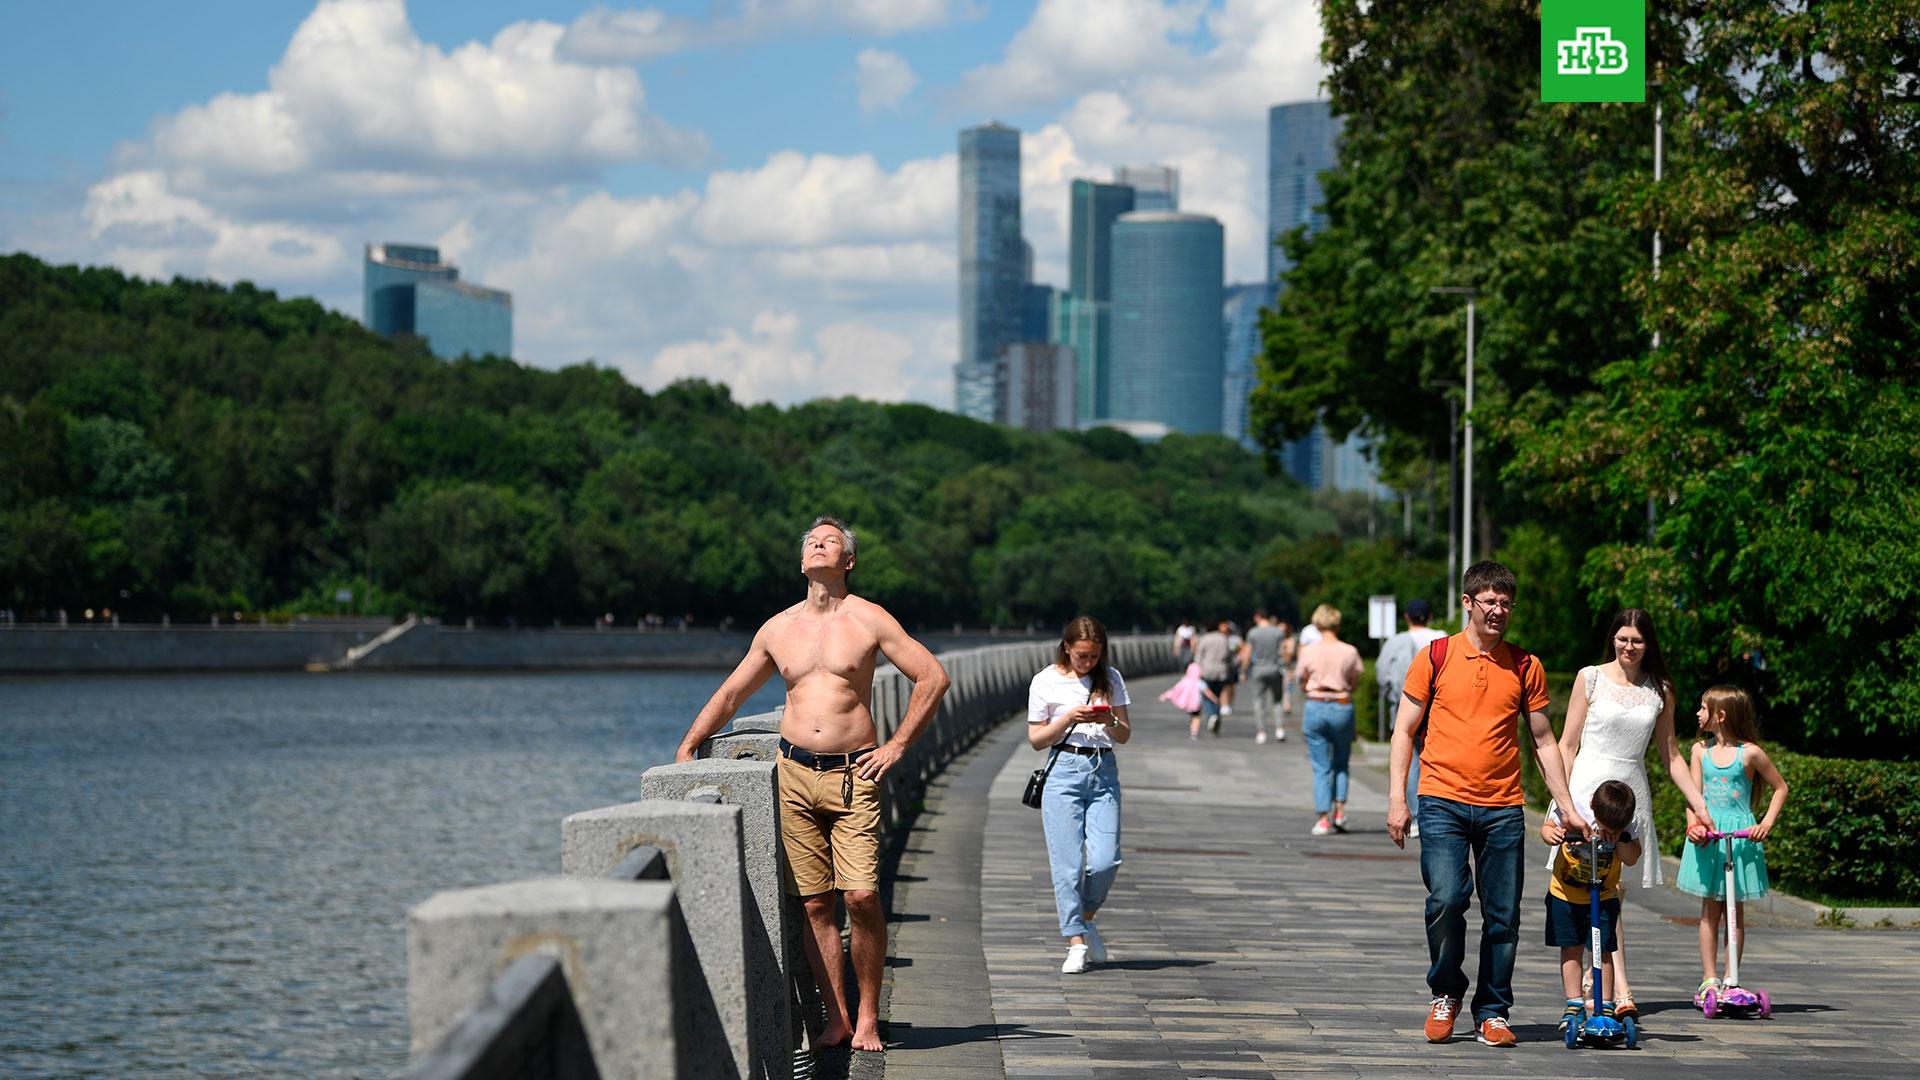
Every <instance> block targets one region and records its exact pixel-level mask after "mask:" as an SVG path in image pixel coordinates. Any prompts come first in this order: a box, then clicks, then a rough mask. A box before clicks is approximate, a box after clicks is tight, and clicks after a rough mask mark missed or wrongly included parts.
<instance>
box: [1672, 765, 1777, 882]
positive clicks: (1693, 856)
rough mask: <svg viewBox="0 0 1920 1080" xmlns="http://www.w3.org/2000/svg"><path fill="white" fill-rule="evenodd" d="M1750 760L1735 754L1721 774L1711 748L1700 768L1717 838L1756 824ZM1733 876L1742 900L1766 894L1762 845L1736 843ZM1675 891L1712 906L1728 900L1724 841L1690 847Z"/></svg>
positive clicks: (1683, 856)
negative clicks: (1695, 897) (1748, 763)
mask: <svg viewBox="0 0 1920 1080" xmlns="http://www.w3.org/2000/svg"><path fill="white" fill-rule="evenodd" d="M1733 748H1734V749H1735V750H1739V749H1740V744H1739V743H1734V744H1733ZM1746 760H1747V755H1746V754H1744V753H1737V754H1735V755H1734V756H1733V764H1732V765H1729V766H1727V767H1726V768H1724V769H1723V768H1721V767H1720V766H1718V765H1715V764H1714V763H1713V750H1712V748H1711V747H1709V748H1708V750H1707V754H1706V758H1705V760H1703V761H1702V762H1701V763H1700V788H1701V791H1700V794H1701V795H1703V796H1705V797H1706V801H1707V812H1708V813H1709V814H1712V815H1713V827H1714V829H1715V830H1717V831H1719V832H1737V831H1739V830H1741V829H1746V828H1751V827H1752V826H1753V825H1754V824H1755V822H1754V817H1753V782H1752V781H1751V780H1748V779H1747V765H1746ZM1733 876H1734V879H1735V882H1734V884H1735V887H1737V888H1738V889H1739V890H1740V895H1739V897H1738V899H1741V900H1751V899H1752V898H1754V897H1756V896H1765V895H1766V894H1767V855H1766V851H1765V849H1764V848H1763V847H1762V846H1761V845H1760V844H1759V843H1758V842H1756V841H1753V840H1747V839H1736V840H1735V841H1734V842H1733ZM1674 887H1675V888H1677V889H1679V890H1680V891H1681V892H1684V893H1692V894H1693V895H1694V896H1703V897H1706V898H1707V899H1709V900H1725V899H1726V898H1727V860H1726V841H1724V840H1715V841H1714V842H1713V843H1710V844H1704V845H1703V844H1696V843H1693V842H1692V841H1688V842H1687V844H1686V847H1685V849H1684V850H1682V851H1681V852H1680V876H1679V878H1678V879H1676V880H1675V881H1674Z"/></svg>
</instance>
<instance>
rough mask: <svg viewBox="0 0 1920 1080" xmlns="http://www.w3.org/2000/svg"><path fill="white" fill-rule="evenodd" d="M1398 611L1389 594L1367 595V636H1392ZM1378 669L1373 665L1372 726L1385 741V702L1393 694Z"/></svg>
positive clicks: (1385, 638) (1397, 618)
mask: <svg viewBox="0 0 1920 1080" xmlns="http://www.w3.org/2000/svg"><path fill="white" fill-rule="evenodd" d="M1399 618H1400V612H1399V610H1398V607H1397V605H1396V604H1395V603H1394V600H1393V597H1391V596H1369V597H1367V636H1368V637H1370V638H1372V639H1373V640H1375V641H1385V640H1387V639H1388V638H1390V637H1392V636H1393V633H1394V627H1395V625H1397V624H1398V622H1399ZM1379 674H1380V669H1379V666H1378V665H1375V667H1374V676H1375V685H1374V695H1373V700H1374V727H1375V731H1376V734H1377V735H1378V736H1379V739H1380V741H1381V742H1386V741H1387V703H1388V701H1389V700H1391V699H1392V697H1393V694H1392V692H1391V691H1389V690H1388V689H1387V687H1386V685H1385V684H1383V683H1380V682H1379Z"/></svg>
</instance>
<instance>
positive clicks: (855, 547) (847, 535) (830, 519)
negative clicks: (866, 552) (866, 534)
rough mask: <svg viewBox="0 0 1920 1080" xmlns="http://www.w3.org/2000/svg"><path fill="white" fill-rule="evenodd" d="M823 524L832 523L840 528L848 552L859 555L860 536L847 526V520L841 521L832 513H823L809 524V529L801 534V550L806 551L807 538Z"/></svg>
mask: <svg viewBox="0 0 1920 1080" xmlns="http://www.w3.org/2000/svg"><path fill="white" fill-rule="evenodd" d="M822 525H831V526H833V527H834V528H836V529H839V530H840V538H841V539H842V540H844V541H846V544H847V554H849V555H858V554H859V553H860V538H859V537H857V536H855V535H854V534H853V530H852V529H849V528H847V525H846V522H843V521H841V520H840V519H839V518H837V517H834V516H833V515H832V514H821V515H820V516H819V517H817V518H814V519H813V524H811V525H809V526H807V531H806V532H803V533H801V534H800V550H801V551H803V552H804V551H805V550H806V549H807V538H808V537H810V536H812V535H813V530H815V529H817V528H819V527H820V526H822Z"/></svg>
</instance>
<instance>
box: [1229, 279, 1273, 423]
mask: <svg viewBox="0 0 1920 1080" xmlns="http://www.w3.org/2000/svg"><path fill="white" fill-rule="evenodd" d="M1272 304H1273V287H1272V286H1271V285H1264V284H1254V285H1231V286H1228V287H1227V292H1226V302H1225V304H1224V308H1225V310H1224V311H1223V312H1222V321H1223V322H1224V323H1225V324H1226V325H1225V333H1226V338H1227V348H1226V355H1225V356H1224V357H1223V359H1222V371H1223V378H1222V385H1221V393H1220V419H1221V425H1220V430H1221V431H1222V432H1223V433H1225V434H1226V435H1227V437H1229V438H1232V439H1236V440H1238V441H1239V442H1240V444H1241V445H1242V446H1245V447H1246V448H1247V449H1249V450H1252V449H1254V441H1253V437H1252V436H1251V435H1249V434H1247V398H1248V397H1249V396H1250V395H1252V393H1253V386H1254V381H1255V376H1256V369H1257V367H1258V363H1257V361H1258V358H1259V356H1260V311H1261V309H1262V308H1265V307H1269V306H1271V305H1272Z"/></svg>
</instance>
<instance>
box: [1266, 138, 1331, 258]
mask: <svg viewBox="0 0 1920 1080" xmlns="http://www.w3.org/2000/svg"><path fill="white" fill-rule="evenodd" d="M1339 140H1340V120H1339V118H1337V117H1335V116H1334V115H1333V113H1332V111H1331V110H1330V109H1329V108H1328V106H1327V103H1326V102H1324V101H1302V102H1299V103H1297V104H1293V105H1275V106H1274V107H1273V108H1272V110H1270V111H1269V112H1268V113H1267V241H1268V242H1267V280H1268V281H1275V280H1277V279H1278V278H1279V276H1280V271H1282V270H1284V269H1286V268H1287V266H1288V263H1287V258H1286V253H1285V252H1283V251H1281V250H1280V249H1279V248H1278V247H1277V246H1275V245H1274V244H1273V238H1274V237H1276V236H1279V235H1280V234H1281V233H1283V232H1287V231H1289V230H1291V229H1293V228H1294V227H1295V226H1299V225H1305V226H1307V227H1308V228H1309V229H1310V230H1312V231H1315V232H1317V231H1319V230H1321V229H1324V228H1326V226H1327V215H1326V211H1324V210H1321V209H1319V206H1320V202H1321V196H1320V174H1321V173H1323V172H1325V171H1327V170H1328V169H1331V168H1333V166H1334V147H1335V146H1336V144H1337V143H1338V142H1339Z"/></svg>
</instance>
